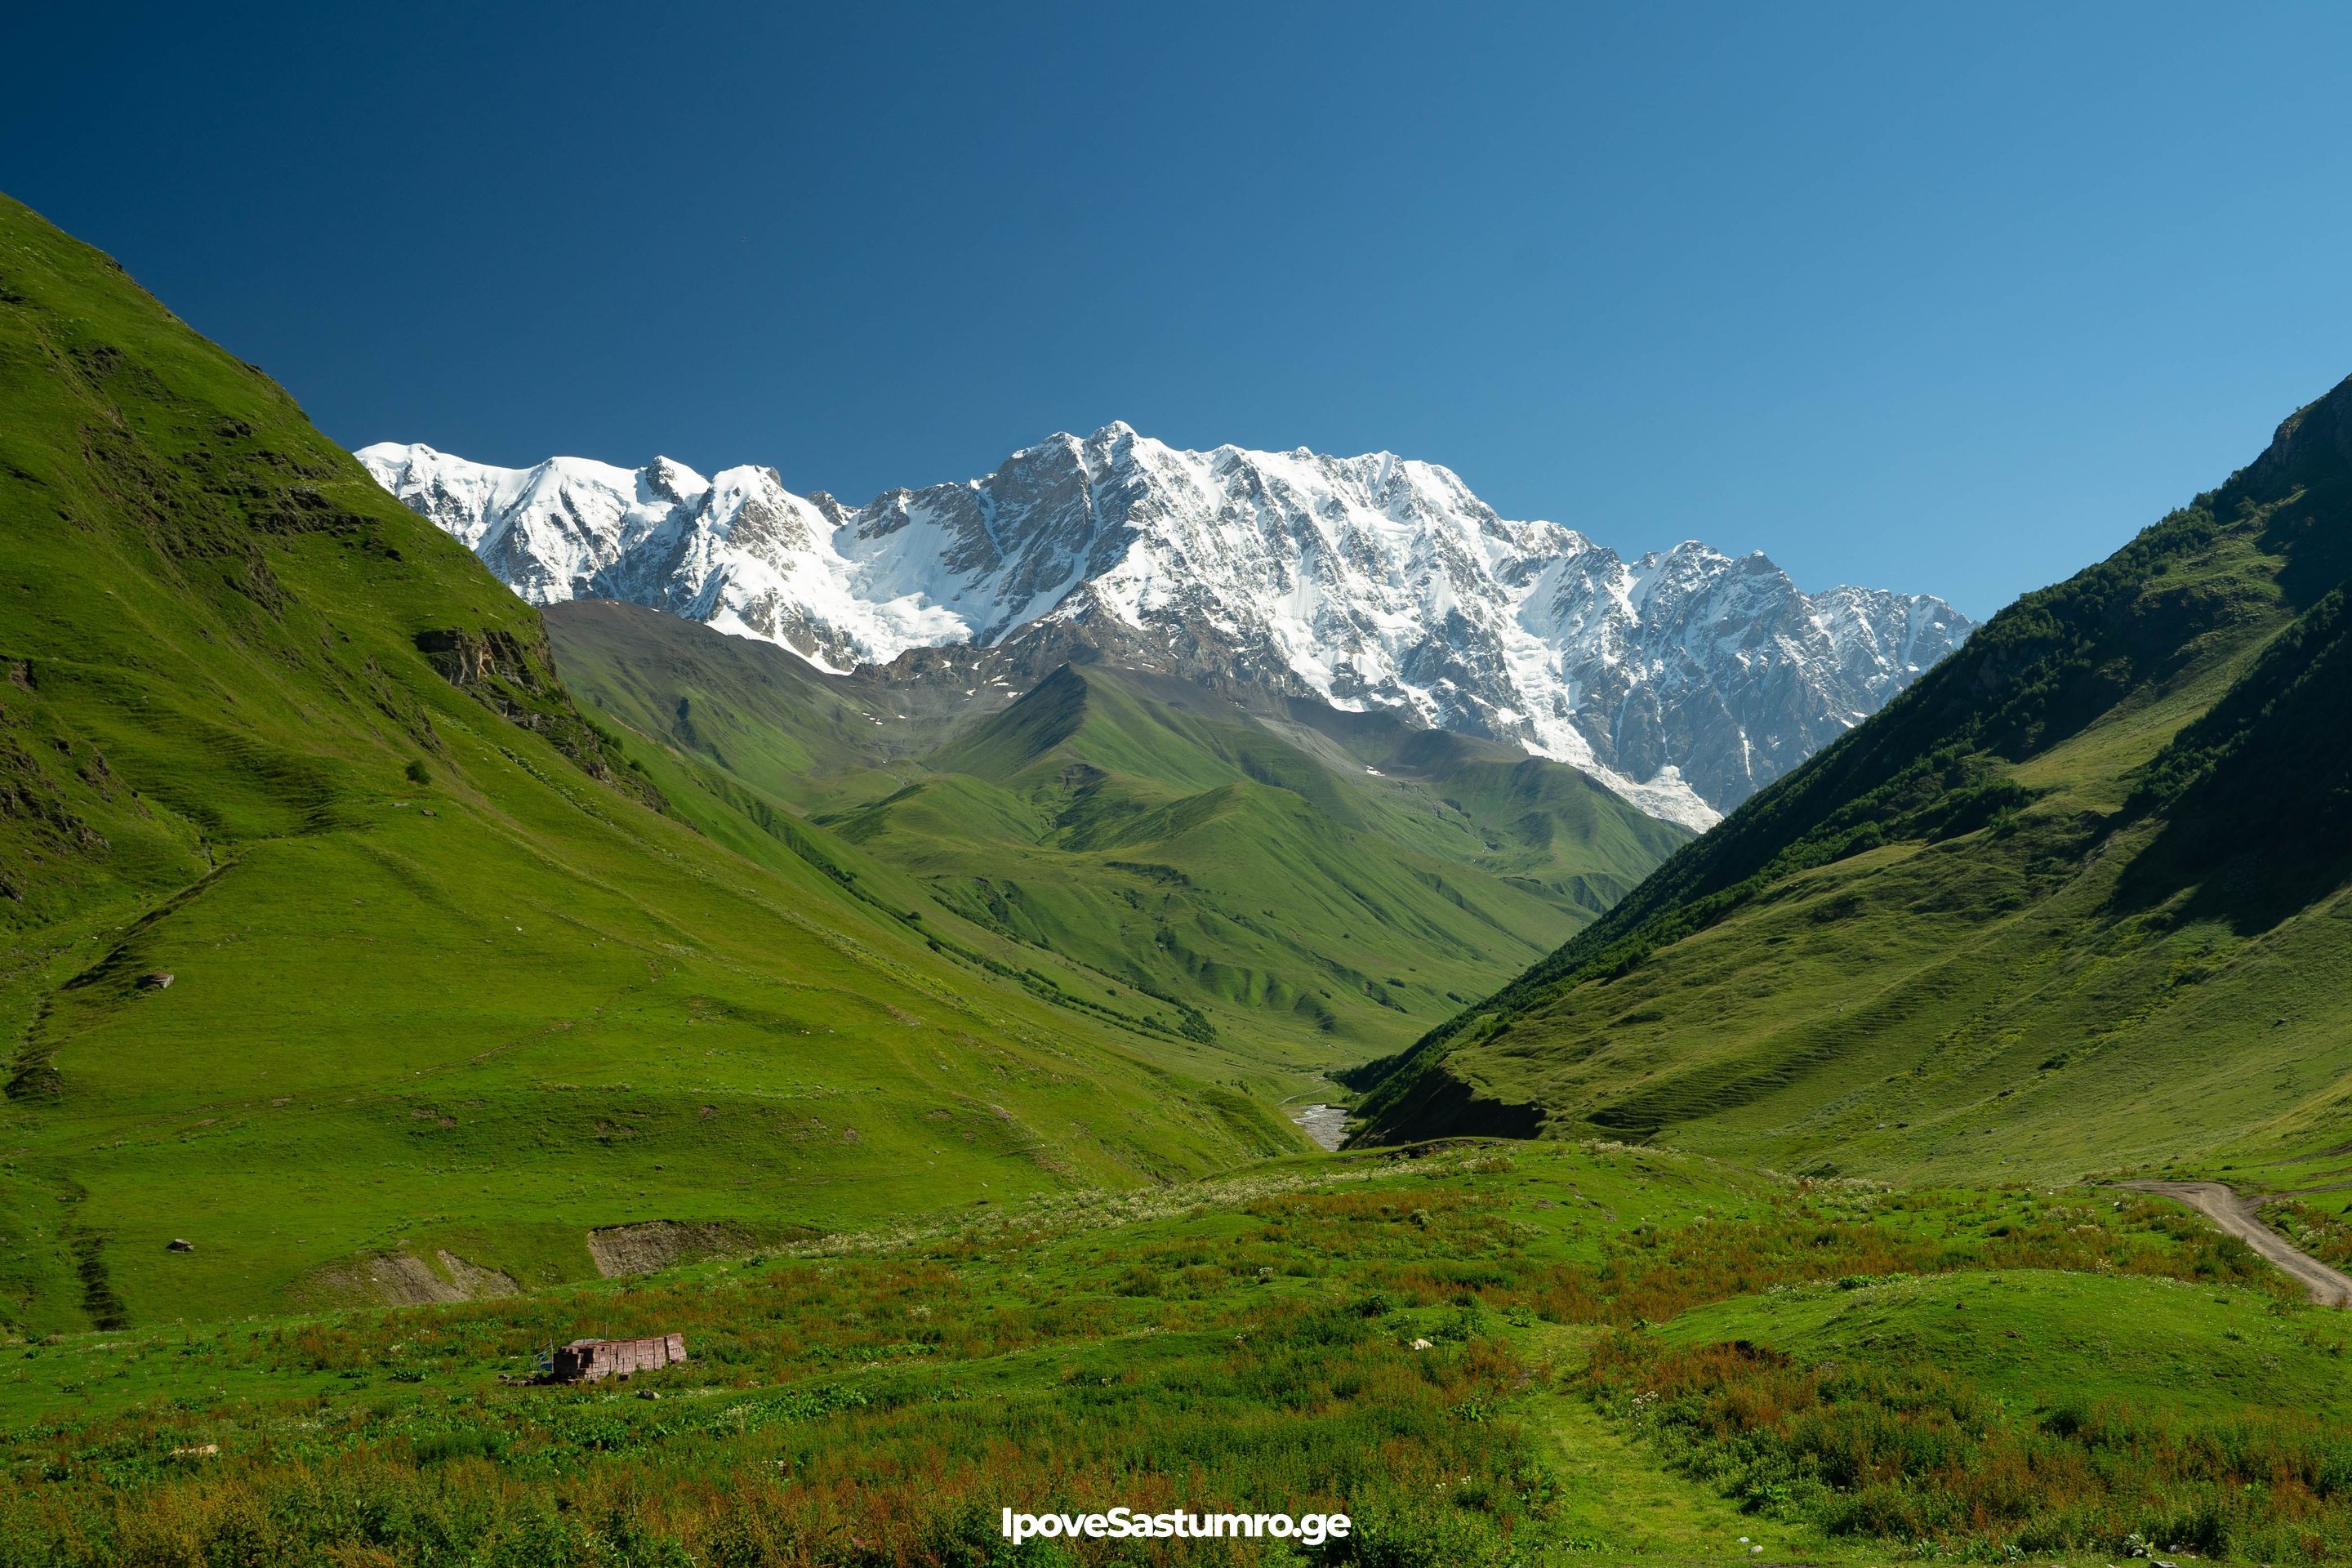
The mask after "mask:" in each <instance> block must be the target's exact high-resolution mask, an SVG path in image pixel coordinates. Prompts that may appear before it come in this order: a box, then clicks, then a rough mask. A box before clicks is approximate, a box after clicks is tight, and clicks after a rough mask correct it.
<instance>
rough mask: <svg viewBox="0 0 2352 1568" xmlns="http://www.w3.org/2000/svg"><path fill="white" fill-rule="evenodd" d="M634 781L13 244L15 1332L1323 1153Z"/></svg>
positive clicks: (279, 454) (761, 844) (246, 434)
mask: <svg viewBox="0 0 2352 1568" xmlns="http://www.w3.org/2000/svg"><path fill="white" fill-rule="evenodd" d="M634 746H635V742H625V741H624V740H623V739H622V738H620V737H619V736H618V734H617V732H616V731H613V730H611V729H609V728H608V729H606V730H604V731H602V732H600V731H599V729H598V728H597V727H596V726H594V725H592V724H590V723H589V722H587V721H585V720H583V718H582V717H581V715H580V714H579V712H578V711H577V710H575V709H574V708H573V707H572V701H571V699H570V697H569V696H568V695H567V693H566V691H565V690H564V689H563V687H562V685H561V684H559V683H558V682H557V680H556V679H555V678H554V676H553V674H552V670H551V661H550V654H549V650H548V647H547V645H546V641H545V637H544V635H543V632H542V629H541V622H540V619H539V617H538V616H537V615H536V614H535V613H534V612H533V611H531V610H530V608H529V607H527V606H525V605H521V604H520V603H519V602H518V601H516V600H515V598H514V597H513V595H510V594H509V593H508V592H507V591H506V590H505V589H504V588H503V587H501V586H500V585H499V584H497V583H496V582H495V581H494V580H492V579H491V578H490V577H489V575H488V574H487V573H486V572H485V571H484V570H482V569H481V568H480V566H479V565H478V563H476V562H475V561H474V560H473V559H472V558H471V557H470V556H469V555H467V552H465V551H464V550H462V549H461V548H459V547H457V545H455V544H454V543H453V542H450V541H448V540H447V539H446V538H444V537H443V536H441V535H440V534H439V533H438V532H437V531H435V530H434V529H433V528H431V527H430V526H429V525H427V524H425V523H424V522H423V521H421V520H418V519H416V518H415V517H413V516H412V515H410V514H409V513H408V512H406V511H405V510H404V509H402V508H401V507H399V506H398V505H396V504H394V503H393V502H391V501H390V500H389V499H388V498H386V497H385V496H383V493H382V492H381V491H380V490H379V489H377V487H375V486H374V485H373V483H372V482H371V481H370V480H369V479H368V478H367V477H366V475H365V474H364V473H363V472H362V470H361V469H360V468H358V467H357V466H356V464H355V463H354V462H353V461H352V459H351V458H349V457H348V456H347V455H345V454H344V453H342V452H341V451H340V450H338V449H337V448H336V447H334V446H333V445H332V444H331V443H330V442H329V441H327V440H326V439H325V438H324V437H321V436H320V435H319V434H318V433H317V432H316V431H315V430H313V429H311V428H310V426H309V425H308V423H307V422H306V421H304V420H303V418H302V416H301V415H300V412H299V409H297V408H296V407H295V405H293V404H292V402H291V401H290V400H289V398H288V397H287V396H286V395H285V394H284V393H283V392H281V391H280V390H279V389H278V388H277V387H276V386H275V385H274V384H271V383H270V382H269V381H268V380H267V379H266V378H265V377H264V376H262V375H261V374H259V373H258V372H257V371H256V370H254V369H253V368H252V367H250V366H247V365H245V364H243V363H239V362H238V361H236V359H234V358H233V357H231V356H230V355H228V354H226V353H223V352H222V351H220V350H219V349H217V348H215V347H214V346H213V345H211V344H209V343H206V342H204V341H203V340H202V339H200V338H199V337H198V336H196V334H194V332H192V331H189V330H188V329H187V328H186V327H185V326H184V325H183V324H181V323H180V322H179V321H176V320H174V319H173V317H172V316H171V315H170V314H169V313H168V312H167V311H165V310H163V308H162V307H161V306H160V305H158V304H157V303H156V302H155V301H154V300H152V299H151V298H149V297H148V296H147V295H146V294H144V293H143V292H142V291H141V290H140V289H138V288H137V287H136V286H135V285H133V284H132V283H131V281H130V280H129V279H127V278H125V277H124V276H123V275H122V274H121V270H120V269H119V268H116V267H115V266H114V265H113V264H112V263H111V262H110V260H108V259H107V258H105V257H103V256H101V255H100V254H99V253H97V252H96V251H93V250H91V249H89V248H88V247H84V246H81V245H79V244H78V243H76V242H75V241H73V240H71V239H69V238H68V237H65V236H63V235H60V234H58V232H57V231H56V230H55V229H53V228H51V227H49V226H47V225H46V224H44V223H42V222H41V221H40V220H39V219H38V218H37V216H34V215H33V214H31V213H30V212H28V211H26V209H25V208H23V207H21V206H18V205H14V204H9V203H0V884H5V886H0V928H5V935H0V943H5V945H0V1028H5V1035H6V1038H7V1040H8V1043H9V1051H10V1055H11V1056H12V1057H13V1063H12V1067H11V1077H10V1083H9V1093H8V1098H7V1100H6V1102H5V1110H0V1120H5V1129H0V1137H5V1145H4V1146H5V1149H6V1151H7V1152H6V1154H5V1163H0V1226H5V1247H0V1319H5V1321H6V1323H7V1324H8V1325H9V1326H11V1327H13V1328H16V1329H18V1330H20V1331H37V1330H40V1329H46V1328H52V1327H60V1326H71V1325H74V1324H77V1323H86V1322H93V1321H94V1322H97V1323H100V1324H101V1325H105V1324H111V1323H117V1322H121V1321H152V1320H154V1319H157V1318H173V1317H182V1316H186V1317H203V1316H207V1315H214V1314H221V1313H228V1312H241V1311H246V1310H254V1309H257V1308H261V1307H265V1306H268V1305H270V1304H272V1303H283V1302H285V1301H288V1300H334V1299H340V1298H341V1297H345V1296H349V1295H353V1294H358V1295H367V1294H371V1293H377V1292H381V1291H383V1290H385V1289H411V1290H415V1289H424V1290H443V1289H450V1288H451V1287H452V1286H453V1284H454V1283H455V1282H457V1281H460V1280H462V1279H467V1278H477V1279H478V1278H479V1277H478V1276H469V1275H467V1273H466V1269H465V1268H464V1267H461V1265H463V1266H471V1267H472V1268H478V1269H482V1270H496V1271H499V1272H501V1273H503V1274H505V1275H507V1276H509V1277H510V1278H511V1279H514V1280H517V1281H520V1282H521V1283H523V1284H526V1285H527V1284H531V1283H535V1282H544V1281H548V1280H553V1279H565V1278H572V1277H577V1276H581V1275H583V1274H588V1273H591V1272H592V1271H593V1263H592V1255H591V1251H590V1248H589V1245H588V1232H589V1231H590V1229H591V1227H594V1226H614V1225H622V1224H627V1223H631V1222H639V1221H657V1220H672V1221H680V1222H690V1225H689V1226H688V1228H685V1229H673V1230H670V1231H667V1232H664V1233H660V1234H658V1235H656V1237H654V1239H653V1240H652V1241H650V1242H648V1243H646V1245H647V1246H650V1247H653V1248H654V1250H655V1251H656V1252H659V1251H661V1250H662V1249H663V1248H665V1247H667V1248H668V1249H669V1250H676V1249H677V1247H691V1246H692V1245H696V1244H698V1242H699V1241H708V1240H710V1239H712V1238H715V1237H730V1236H731V1237H740V1236H745V1235H755V1234H775V1233H792V1232H795V1231H800V1230H806V1229H813V1228H829V1227H832V1226H839V1225H842V1224H845V1223H851V1222H856V1221H861V1220H864V1219H867V1218H870V1217H872V1216H875V1215H882V1214H890V1213H903V1212H908V1211H910V1210H919V1209H925V1208H930V1207H936V1206H938V1205H943V1204H948V1203H954V1202H962V1201H969V1200H971V1199H975V1198H983V1197H985V1198H991V1199H1000V1198H1003V1197H1007V1196H1012V1195H1015V1194H1020V1193H1023V1192H1027V1191H1033V1190H1040V1189H1052V1188H1058V1187H1064V1186H1068V1185H1072V1184H1115V1185H1116V1184H1133V1183H1139V1182H1152V1181H1159V1180H1163V1179H1167V1178H1171V1177H1175V1176H1180V1175H1183V1174H1186V1173H1197V1172H1200V1171H1202V1170H1204V1169H1212V1168H1215V1167H1217V1166H1220V1165H1222V1164H1224V1163H1230V1162H1232V1161H1234V1160H1237V1159H1240V1158H1243V1157H1245V1156H1247V1155H1249V1154H1251V1153H1253V1152H1266V1151H1270V1150H1275V1149H1280V1148H1284V1147H1288V1146H1292V1144H1293V1142H1294V1136H1293V1134H1292V1133H1291V1131H1290V1130H1289V1129H1288V1128H1287V1127H1286V1126H1284V1125H1282V1124H1281V1123H1280V1122H1279V1121H1278V1120H1276V1119H1274V1118H1273V1117H1271V1116H1270V1115H1269V1114H1267V1113H1265V1112H1263V1111H1260V1110H1255V1108H1254V1107H1252V1106H1251V1105H1249V1104H1248V1103H1247V1102H1245V1101H1244V1100H1242V1099H1241V1098H1240V1097H1238V1096H1234V1095H1232V1094H1230V1093H1223V1092H1212V1091H1207V1090H1206V1089H1204V1086H1202V1085H1201V1084H1199V1083H1197V1082H1195V1081H1193V1080H1192V1079H1186V1078H1183V1077H1181V1076H1178V1075H1175V1074H1172V1073H1171V1071H1170V1070H1169V1068H1167V1067H1166V1066H1165V1065H1164V1063H1163V1062H1162V1061H1160V1060H1155V1059H1153V1058H1152V1057H1151V1055H1150V1050H1149V1048H1148V1047H1150V1044H1151V1039H1150V1037H1149V1036H1148V1035H1147V1034H1144V1033H1139V1032H1138V1031H1137V1030H1136V1029H1134V1028H1132V1027H1122V1026H1120V1025H1119V1023H1118V1021H1117V1020H1112V1019H1108V1018H1107V1017H1105V1016H1102V1015H1101V1013H1100V1010H1094V1011H1088V1010H1087V1009H1082V1008H1078V1007H1074V1006H1070V1005H1058V1004H1056V1002H1055V1000H1054V998H1053V996H1052V995H1051V994H1050V993H1051V991H1052V987H1051V986H1050V985H1043V984H1036V983H1030V984H1023V983H1021V980H1020V977H1019V976H1018V975H1017V973H1013V971H1012V970H1011V969H1010V967H1009V966H1006V965H1003V964H1001V963H999V964H995V965H994V966H992V965H991V964H990V963H987V962H984V961H983V960H984V955H982V954H980V953H978V952H976V951H975V950H971V949H970V948H969V944H954V943H941V942H940V941H939V940H938V939H936V938H932V937H929V936H927V934H926V933H925V931H924V930H923V929H922V922H921V921H920V920H919V918H918V919H910V918H908V917H909V916H910V915H912V916H919V913H920V910H919V908H918V907H917V906H916V905H914V904H913V903H911V902H909V903H906V904H903V905H899V906H898V907H892V906H893V903H894V900H892V899H889V898H886V897H883V896H880V895H877V893H875V892H873V891H871V890H869V889H864V888H863V887H861V886H859V885H858V882H857V879H856V873H855V870H854V869H850V870H847V871H845V870H844V869H843V868H841V867H840V866H837V865H834V864H832V863H831V862H829V861H828V858H827V857H828V853H829V852H830V851H829V849H828V841H827V840H826V837H825V836H824V834H823V833H822V832H821V831H818V830H814V829H809V828H806V827H805V826H796V827H795V828H794V829H793V832H792V833H790V834H786V835H784V836H783V837H777V836H774V835H769V834H764V833H757V832H751V831H746V832H744V833H743V834H741V835H740V842H739V843H736V844H730V843H727V842H723V841H720V840H719V839H718V838H716V837H713V836H712V835H710V834H709V833H708V832H706V831H702V830H698V825H697V824H696V822H695V821H694V820H693V819H692V818H691V817H690V816H689V815H688V813H687V812H686V811H684V810H682V809H681V805H680V803H679V802H677V801H673V800H670V799H669V798H667V792H666V790H665V788H664V787H663V786H662V785H660V784H657V783H656V782H655V780H654V779H653V778H652V777H651V776H649V775H650V774H651V773H658V772H660V771H661V770H662V769H664V768H667V767H668V765H669V760H668V759H667V756H666V755H661V754H655V753H651V752H649V753H648V754H647V755H646V757H644V758H636V757H635V756H634V755H633V747H634ZM831 848H832V849H836V850H838V852H839V853H840V854H841V855H843V856H850V857H854V855H855V851H854V850H852V849H850V848H848V847H843V846H832V847H831ZM897 890H899V889H887V888H886V889H884V891H885V892H892V891H897ZM908 892H909V894H910V897H912V896H916V895H914V894H913V892H912V890H911V889H908ZM982 934H984V933H982ZM166 973H168V974H169V975H170V976H171V977H172V982H171V984H169V985H168V987H166V986H163V985H162V984H160V982H156V981H152V980H147V979H145V978H144V977H149V976H156V975H162V974H166ZM173 1237H185V1238H187V1239H188V1240H190V1241H192V1242H194V1251H193V1252H185V1253H181V1252H168V1251H166V1249H165V1243H166V1242H167V1241H169V1240H171V1239H172V1238H173ZM445 1252H446V1254H447V1255H448V1257H447V1258H445V1257H444V1256H443V1254H444V1253H445ZM387 1256H389V1257H392V1258H395V1259H410V1260H413V1262H395V1263H394V1264H391V1265H386V1264H384V1263H383V1261H382V1260H383V1258H385V1257H387ZM451 1258H455V1259H457V1260H460V1261H459V1262H452V1261H450V1259H451ZM387 1268H388V1269H389V1270H390V1275H389V1277H390V1278H392V1279H393V1280H394V1282H393V1283H392V1284H391V1285H386V1284H383V1282H382V1281H383V1279H385V1278H387V1275H386V1270H387ZM403 1279H404V1280H405V1281H406V1284H405V1285H402V1284H400V1283H399V1281H400V1280H403Z"/></svg>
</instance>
